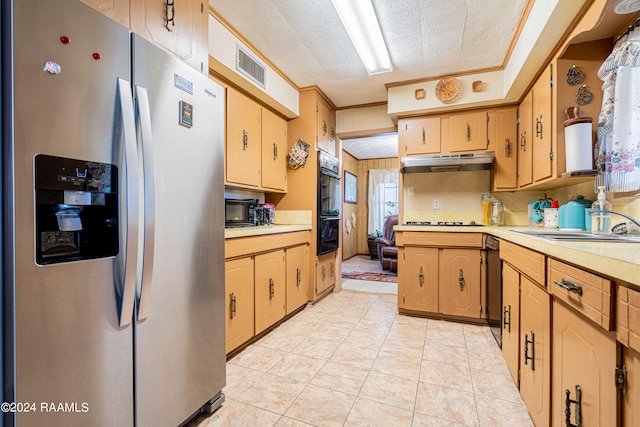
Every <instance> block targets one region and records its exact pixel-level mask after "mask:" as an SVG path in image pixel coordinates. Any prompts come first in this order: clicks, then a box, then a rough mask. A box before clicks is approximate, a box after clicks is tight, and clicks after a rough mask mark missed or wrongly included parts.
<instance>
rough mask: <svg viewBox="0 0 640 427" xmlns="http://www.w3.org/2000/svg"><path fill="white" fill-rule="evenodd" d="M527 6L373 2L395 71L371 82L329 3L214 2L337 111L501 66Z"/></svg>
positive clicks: (496, 0) (504, 0)
mask: <svg viewBox="0 0 640 427" xmlns="http://www.w3.org/2000/svg"><path fill="white" fill-rule="evenodd" d="M526 3H527V0H446V1H443V0H393V1H391V0H373V5H374V9H375V11H376V15H377V16H378V20H379V21H380V26H381V29H382V33H383V37H384V38H385V42H386V44H387V48H388V50H389V53H390V56H391V60H392V62H393V66H394V70H393V72H391V73H386V74H378V75H374V76H369V75H368V74H367V72H366V70H365V69H364V67H363V66H362V63H361V62H360V58H359V57H358V54H357V52H356V51H355V49H354V48H353V45H352V44H351V41H350V40H349V38H348V36H347V33H346V30H345V29H344V28H343V27H342V24H341V22H340V19H339V17H338V15H337V13H336V12H335V10H334V8H333V6H332V4H331V1H330V0H209V4H210V5H211V7H212V8H213V10H214V11H215V12H216V13H217V14H219V15H220V16H221V17H222V18H223V19H224V20H225V21H227V22H228V23H229V24H230V25H231V26H232V27H234V28H235V29H236V30H237V31H238V32H240V34H242V35H243V37H244V38H245V39H247V40H248V41H249V42H250V43H251V44H252V45H253V46H255V47H256V48H257V49H258V50H259V51H260V52H261V53H262V54H263V55H265V56H266V57H267V58H269V60H270V61H271V62H272V63H273V64H274V65H275V66H276V67H278V68H279V69H280V70H281V71H282V72H283V73H284V74H286V75H287V77H289V78H290V79H291V80H292V81H293V82H294V83H295V84H296V85H297V86H299V87H305V86H312V85H317V86H319V87H320V88H321V89H322V91H323V92H324V93H325V94H326V95H327V96H328V97H329V98H330V99H331V101H332V102H333V103H334V104H335V105H336V106H338V107H345V106H352V105H361V104H368V103H374V102H384V101H386V100H387V91H386V88H385V84H388V83H396V82H402V81H407V80H414V79H420V78H429V77H435V76H441V75H447V74H456V73H461V72H466V71H471V70H478V69H484V68H492V67H501V66H502V64H503V63H504V60H505V57H506V55H507V52H508V49H509V46H510V44H511V41H512V39H513V37H514V35H515V30H516V28H517V26H518V23H519V21H520V19H521V17H522V14H523V11H524V7H525V5H526Z"/></svg>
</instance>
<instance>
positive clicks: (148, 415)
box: [133, 35, 225, 426]
mask: <svg viewBox="0 0 640 427" xmlns="http://www.w3.org/2000/svg"><path fill="white" fill-rule="evenodd" d="M133 37H134V38H133V50H134V64H133V65H134V66H133V69H134V82H135V85H136V87H142V88H145V89H146V92H147V94H148V99H149V105H150V114H151V124H152V133H153V167H154V175H155V248H154V261H153V285H152V287H151V292H150V298H151V300H150V302H148V303H146V302H145V301H144V300H143V301H140V306H142V307H144V306H147V307H148V310H146V319H144V320H139V321H138V322H137V323H136V325H135V336H136V354H135V357H136V368H135V371H136V424H137V425H141V426H154V425H179V424H180V423H181V422H182V421H184V420H185V419H186V418H188V417H189V416H191V415H192V414H193V413H194V412H196V411H198V410H199V409H200V407H201V406H203V405H205V404H206V403H207V401H208V400H209V399H212V398H213V397H214V396H216V395H217V394H218V393H219V392H220V391H221V389H222V387H223V386H224V382H225V343H224V212H223V210H224V203H223V201H224V184H223V182H224V178H223V152H224V140H223V137H224V109H223V108H224V89H223V88H222V87H220V86H219V85H217V84H216V83H214V82H213V81H211V80H209V79H208V78H207V77H205V76H203V75H201V74H199V73H198V72H196V71H195V70H193V69H192V68H191V67H189V66H188V65H186V64H184V63H182V62H180V61H178V60H177V59H175V58H174V57H172V56H170V55H169V54H167V53H165V52H164V51H162V50H161V49H159V48H157V47H155V46H153V45H151V44H149V43H148V42H147V41H145V40H143V39H141V38H140V37H138V36H135V35H134V36H133ZM141 296H142V298H143V299H144V298H147V297H149V295H145V294H144V293H143V294H142V295H141ZM143 317H144V316H143Z"/></svg>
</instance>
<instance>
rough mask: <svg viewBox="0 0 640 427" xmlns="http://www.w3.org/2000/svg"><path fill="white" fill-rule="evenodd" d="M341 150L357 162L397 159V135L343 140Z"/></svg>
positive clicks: (390, 134)
mask: <svg viewBox="0 0 640 427" xmlns="http://www.w3.org/2000/svg"><path fill="white" fill-rule="evenodd" d="M342 149H343V150H344V151H346V152H347V153H349V154H351V155H352V156H353V157H355V158H356V159H358V160H364V159H385V158H388V157H398V133H397V132H393V133H384V134H380V135H374V136H369V137H366V138H353V139H343V140H342Z"/></svg>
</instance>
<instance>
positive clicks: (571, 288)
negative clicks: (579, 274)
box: [553, 279, 582, 296]
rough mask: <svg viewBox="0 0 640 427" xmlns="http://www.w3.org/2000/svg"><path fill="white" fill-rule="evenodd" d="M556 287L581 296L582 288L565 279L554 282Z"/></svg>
mask: <svg viewBox="0 0 640 427" xmlns="http://www.w3.org/2000/svg"><path fill="white" fill-rule="evenodd" d="M553 283H555V284H556V285H558V286H560V287H561V288H562V289H566V290H567V291H569V292H574V293H576V294H578V295H580V296H582V286H580V285H576V284H575V283H573V282H571V281H569V280H567V279H562V280H561V281H559V282H558V281H557V280H554V282H553Z"/></svg>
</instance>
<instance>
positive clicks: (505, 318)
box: [502, 304, 511, 333]
mask: <svg viewBox="0 0 640 427" xmlns="http://www.w3.org/2000/svg"><path fill="white" fill-rule="evenodd" d="M507 326H508V327H509V330H508V332H509V333H511V304H509V310H507V306H506V305H505V306H504V308H503V309H502V329H507Z"/></svg>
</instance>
